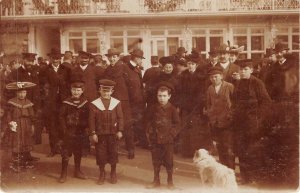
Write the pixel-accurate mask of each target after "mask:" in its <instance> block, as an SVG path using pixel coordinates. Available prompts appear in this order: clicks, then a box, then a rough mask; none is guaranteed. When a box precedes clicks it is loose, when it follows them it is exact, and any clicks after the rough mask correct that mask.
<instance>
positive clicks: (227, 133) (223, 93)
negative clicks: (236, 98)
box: [206, 67, 234, 170]
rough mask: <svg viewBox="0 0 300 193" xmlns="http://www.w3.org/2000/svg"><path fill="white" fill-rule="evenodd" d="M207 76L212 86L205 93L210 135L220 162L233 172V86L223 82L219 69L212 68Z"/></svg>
mask: <svg viewBox="0 0 300 193" xmlns="http://www.w3.org/2000/svg"><path fill="white" fill-rule="evenodd" d="M208 74H209V78H210V81H211V83H212V85H210V86H209V87H208V90H207V93H206V95H207V97H206V103H207V106H206V107H207V111H206V115H207V116H208V119H209V125H210V128H211V132H212V135H213V137H214V138H215V140H216V142H217V149H218V154H219V160H220V162H221V163H222V164H224V165H226V166H228V167H230V168H232V169H233V170H234V154H233V149H232V148H233V145H232V136H233V131H232V130H233V129H232V112H231V106H232V102H231V98H232V94H233V89H234V86H233V85H232V84H231V83H229V82H226V81H224V80H223V69H222V68H221V67H212V68H211V69H210V70H209V71H208Z"/></svg>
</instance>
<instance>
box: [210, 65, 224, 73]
mask: <svg viewBox="0 0 300 193" xmlns="http://www.w3.org/2000/svg"><path fill="white" fill-rule="evenodd" d="M223 72H224V70H223V68H222V67H219V66H215V67H212V68H210V69H208V75H215V74H223Z"/></svg>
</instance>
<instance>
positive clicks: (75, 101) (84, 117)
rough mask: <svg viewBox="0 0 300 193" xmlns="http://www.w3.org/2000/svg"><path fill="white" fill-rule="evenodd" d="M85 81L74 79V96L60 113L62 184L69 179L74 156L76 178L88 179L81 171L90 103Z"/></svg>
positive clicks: (60, 180) (67, 101)
mask: <svg viewBox="0 0 300 193" xmlns="http://www.w3.org/2000/svg"><path fill="white" fill-rule="evenodd" d="M83 91H84V81H83V80H82V79H81V78H80V77H73V78H72V81H71V94H72V96H71V97H69V98H67V99H65V100H64V101H63V102H62V106H61V108H60V112H59V123H60V129H61V130H62V132H61V133H62V141H61V142H62V147H61V148H62V151H61V157H62V169H61V176H60V178H59V182H60V183H64V182H65V181H66V179H67V168H68V163H69V157H70V156H72V154H74V163H75V173H74V177H76V178H79V179H87V177H86V176H85V175H84V173H82V172H81V170H80V165H81V157H82V151H83V148H84V147H83V146H84V141H85V139H87V136H88V135H87V128H88V118H89V117H88V112H89V108H88V101H87V99H86V98H85V97H84V96H83Z"/></svg>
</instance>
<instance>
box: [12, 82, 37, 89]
mask: <svg viewBox="0 0 300 193" xmlns="http://www.w3.org/2000/svg"><path fill="white" fill-rule="evenodd" d="M34 86H36V84H35V83H32V82H11V83H9V84H7V85H6V89H8V90H23V89H27V88H31V87H34Z"/></svg>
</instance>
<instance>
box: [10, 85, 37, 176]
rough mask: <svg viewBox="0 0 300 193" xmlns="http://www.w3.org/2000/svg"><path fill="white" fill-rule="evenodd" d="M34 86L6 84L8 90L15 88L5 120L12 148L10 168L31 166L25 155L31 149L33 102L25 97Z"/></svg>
mask: <svg viewBox="0 0 300 193" xmlns="http://www.w3.org/2000/svg"><path fill="white" fill-rule="evenodd" d="M33 86H35V84H34V83H31V82H13V83H9V84H7V85H6V88H7V89H8V90H16V97H15V98H12V99H10V100H8V111H7V122H8V124H9V147H10V148H12V165H11V166H10V168H11V169H12V170H14V171H16V172H20V171H21V169H22V168H33V167H34V165H33V164H32V162H30V161H28V159H27V156H28V154H29V153H30V151H31V150H32V146H33V141H32V135H33V133H34V127H33V120H34V110H33V103H32V102H31V101H30V100H28V99H27V98H26V95H27V89H29V88H31V87H33Z"/></svg>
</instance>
